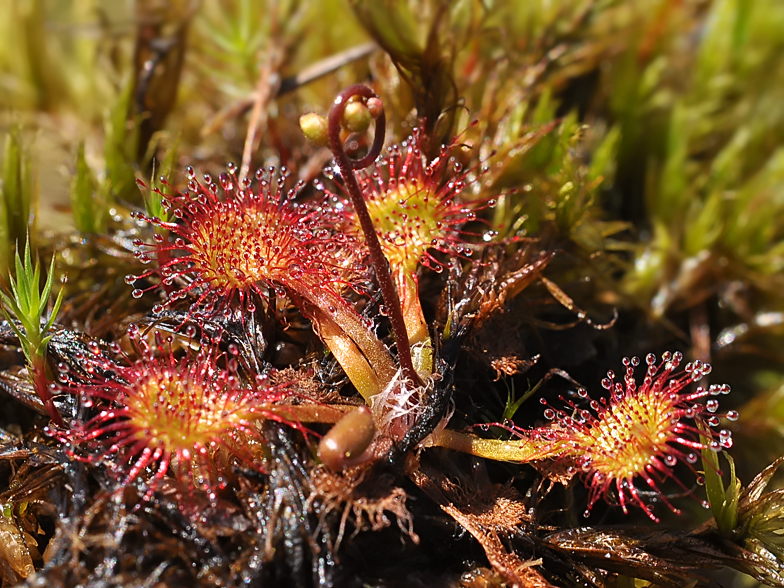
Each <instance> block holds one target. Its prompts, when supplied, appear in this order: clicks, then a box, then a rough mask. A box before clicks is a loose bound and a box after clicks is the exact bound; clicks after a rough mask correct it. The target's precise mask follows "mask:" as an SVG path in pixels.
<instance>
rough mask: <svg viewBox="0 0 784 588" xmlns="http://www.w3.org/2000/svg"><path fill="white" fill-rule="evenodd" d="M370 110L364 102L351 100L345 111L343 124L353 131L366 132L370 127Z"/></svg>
mask: <svg viewBox="0 0 784 588" xmlns="http://www.w3.org/2000/svg"><path fill="white" fill-rule="evenodd" d="M371 119H372V116H371V113H370V110H369V109H368V107H367V106H365V104H364V103H362V102H349V103H348V104H346V109H345V110H344V111H343V121H342V123H341V124H342V126H343V127H344V128H346V129H348V130H349V131H351V132H352V133H364V132H365V131H367V130H368V127H370V121H371Z"/></svg>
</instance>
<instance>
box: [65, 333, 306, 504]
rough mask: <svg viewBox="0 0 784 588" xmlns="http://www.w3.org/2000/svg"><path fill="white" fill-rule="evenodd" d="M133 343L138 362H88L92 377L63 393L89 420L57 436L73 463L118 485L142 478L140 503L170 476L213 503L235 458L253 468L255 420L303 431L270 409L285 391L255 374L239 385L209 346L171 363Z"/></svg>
mask: <svg viewBox="0 0 784 588" xmlns="http://www.w3.org/2000/svg"><path fill="white" fill-rule="evenodd" d="M136 346H137V348H138V349H139V351H140V358H139V359H137V360H134V361H132V360H130V359H129V358H127V357H126V360H127V362H126V363H125V364H116V363H114V362H110V361H109V360H106V359H105V358H104V357H102V356H100V357H99V356H97V355H96V357H94V358H88V360H87V361H91V360H92V361H94V362H95V363H96V364H97V365H96V366H95V368H96V369H95V370H94V374H95V375H94V377H93V378H92V380H91V381H89V382H86V383H84V382H73V383H72V385H71V386H70V387H68V388H65V390H66V391H67V392H70V393H72V394H75V395H79V396H80V397H81V398H82V404H83V405H85V406H87V407H88V408H90V409H92V414H93V416H92V417H91V418H89V419H88V420H86V421H85V422H82V423H78V424H77V425H75V426H73V427H72V428H71V429H70V430H68V431H63V432H60V433H59V434H58V436H59V437H60V439H61V440H62V441H64V442H66V443H68V444H69V453H71V455H72V456H73V457H75V458H76V459H79V460H82V461H85V462H88V463H94V464H95V463H100V462H103V461H107V460H108V461H110V465H111V467H112V468H113V469H114V470H115V471H117V472H119V473H120V475H121V478H122V484H123V485H128V484H130V483H132V482H133V481H135V480H136V479H138V478H143V479H145V480H146V481H147V484H148V491H147V493H146V495H145V497H144V499H145V500H148V499H150V498H151V497H152V495H153V493H154V492H155V490H156V489H157V488H158V486H159V485H160V483H161V482H162V480H163V479H164V477H165V476H167V475H168V474H170V473H176V475H177V477H178V478H179V480H180V481H181V482H182V483H183V485H184V487H185V488H186V489H187V491H188V492H189V493H190V494H192V493H193V491H194V489H195V488H200V489H204V490H205V491H206V492H207V495H208V498H210V500H215V499H216V497H217V492H218V491H220V490H221V489H222V488H223V487H225V486H226V484H227V475H226V474H227V471H228V469H229V468H230V464H231V463H232V462H234V461H235V460H239V461H240V462H241V463H242V464H243V467H249V468H255V469H259V470H261V463H260V462H259V461H258V460H256V459H254V454H253V450H252V447H251V445H252V444H253V443H258V442H259V441H260V439H261V437H260V434H259V431H258V427H257V424H256V421H258V420H262V419H269V420H276V421H279V422H283V423H286V424H289V425H291V426H293V427H296V428H300V429H303V428H302V426H301V425H300V424H299V423H297V422H294V421H291V420H289V419H288V418H285V416H284V415H286V414H287V413H285V412H282V411H280V410H276V408H275V403H276V402H277V401H279V400H281V399H282V398H284V397H285V396H288V395H289V394H290V391H289V390H288V389H287V388H286V387H284V386H271V385H270V384H269V382H268V381H267V379H266V377H261V376H260V377H258V378H257V380H256V382H254V384H253V386H252V387H247V386H243V385H242V384H241V382H240V380H239V379H238V377H237V373H236V370H237V365H236V361H234V360H233V359H232V358H227V357H226V355H225V354H222V353H219V352H218V351H216V350H215V349H214V348H213V347H210V346H204V347H202V348H201V350H199V352H198V353H195V354H194V353H192V354H191V355H189V356H186V357H185V358H178V357H176V356H175V355H174V353H173V351H172V349H171V345H170V344H169V345H168V346H167V345H164V344H163V341H161V340H160V338H159V340H158V341H157V342H156V345H154V346H153V347H150V346H148V345H147V344H146V342H144V341H139V340H136ZM118 351H119V349H118ZM224 363H225V364H226V367H222V364H224ZM303 430H304V429H303Z"/></svg>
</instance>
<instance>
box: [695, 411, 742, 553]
mask: <svg viewBox="0 0 784 588" xmlns="http://www.w3.org/2000/svg"><path fill="white" fill-rule="evenodd" d="M706 429H707V428H706V427H702V429H701V430H703V432H705V431H706ZM701 440H702V442H703V444H704V445H705V447H704V448H703V449H702V464H703V467H704V468H705V491H706V493H707V495H708V503H709V504H710V508H711V513H712V514H713V518H714V520H715V521H716V528H718V530H719V533H721V534H722V535H723V536H725V537H727V538H731V537H732V533H733V531H734V530H735V528H736V527H737V526H738V501H739V499H740V495H741V484H740V480H738V478H737V477H736V476H735V462H734V461H733V460H732V457H730V456H729V455H727V454H726V453H725V454H724V457H725V458H727V461H729V464H730V480H729V483H728V484H727V486H726V487H725V486H724V480H723V479H722V476H721V470H720V469H719V455H718V453H717V452H715V451H713V450H711V449H710V447H709V438H708V437H704V436H703V437H701Z"/></svg>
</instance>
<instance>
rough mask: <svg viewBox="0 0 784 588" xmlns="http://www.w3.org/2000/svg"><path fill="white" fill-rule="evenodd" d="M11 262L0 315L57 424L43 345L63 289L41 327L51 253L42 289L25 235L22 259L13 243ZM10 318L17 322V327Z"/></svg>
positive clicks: (59, 421)
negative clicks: (11, 274) (12, 268)
mask: <svg viewBox="0 0 784 588" xmlns="http://www.w3.org/2000/svg"><path fill="white" fill-rule="evenodd" d="M15 264H16V279H15V280H14V278H13V277H9V278H8V280H9V283H10V286H11V287H10V290H11V291H10V295H9V293H6V292H4V291H2V290H0V300H2V302H3V304H2V310H3V315H4V316H5V318H6V319H7V320H8V323H9V324H10V325H11V328H12V329H13V330H14V332H15V333H16V335H17V337H19V341H20V343H21V344H22V351H23V352H24V354H25V358H26V359H27V363H28V367H29V371H30V378H31V380H32V383H33V386H34V387H35V391H36V393H37V394H38V397H39V398H40V399H41V402H43V404H44V407H46V410H47V411H48V412H49V416H50V417H51V419H52V421H54V422H55V424H57V425H62V424H63V420H62V417H61V416H60V414H59V413H58V412H57V409H56V408H55V406H54V403H53V402H52V395H51V392H50V391H49V387H48V384H47V379H46V346H47V344H48V343H49V340H50V339H51V338H52V335H51V334H49V335H47V333H48V332H49V330H50V329H51V328H52V325H53V324H54V321H55V319H56V318H57V313H58V312H59V311H60V304H62V301H63V294H64V292H65V290H64V289H63V288H61V289H60V292H59V294H58V295H57V299H56V300H55V303H54V306H53V307H52V311H51V312H50V313H49V318H48V319H46V320H45V322H44V324H43V327H42V326H41V323H42V321H43V318H44V311H45V310H46V307H47V306H48V304H49V295H50V293H51V291H52V282H53V280H54V256H53V257H52V263H51V264H50V265H49V273H48V275H47V277H46V283H45V284H44V289H43V291H40V290H39V287H40V279H41V264H40V262H39V260H38V259H37V258H36V261H35V264H33V261H32V256H31V254H30V239H29V238H28V239H27V242H26V244H25V253H24V262H23V261H22V258H21V256H20V255H19V251H18V247H17V252H16V256H15ZM14 319H16V321H18V323H21V328H20V326H19V325H18V324H17V322H16V321H15V320H14Z"/></svg>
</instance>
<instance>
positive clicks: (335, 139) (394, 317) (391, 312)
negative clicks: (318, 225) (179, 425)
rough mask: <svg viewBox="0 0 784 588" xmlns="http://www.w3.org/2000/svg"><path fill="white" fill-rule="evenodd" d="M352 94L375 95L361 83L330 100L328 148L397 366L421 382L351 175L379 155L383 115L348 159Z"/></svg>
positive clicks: (394, 295)
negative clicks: (345, 127)
mask: <svg viewBox="0 0 784 588" xmlns="http://www.w3.org/2000/svg"><path fill="white" fill-rule="evenodd" d="M352 96H362V97H364V98H377V97H378V96H377V94H376V93H375V92H374V91H373V90H371V89H370V88H369V87H367V86H365V85H363V84H356V85H353V86H350V87H348V88H346V89H345V90H343V91H342V92H340V94H338V96H337V98H335V101H334V103H333V104H332V108H330V110H329V148H330V150H331V151H332V154H333V155H334V156H335V161H336V162H337V164H338V167H339V168H340V175H341V176H342V177H343V181H344V182H345V185H346V190H347V192H348V194H349V197H350V198H351V203H352V204H353V206H354V211H355V212H356V215H357V218H358V219H359V225H360V227H361V228H362V233H363V234H364V236H365V243H366V244H367V247H368V250H369V251H370V259H371V262H372V263H373V269H374V270H375V272H376V278H377V279H378V284H379V287H380V288H381V295H382V296H383V298H384V305H385V306H386V311H387V315H388V316H389V322H390V323H391V324H392V333H393V334H394V336H395V341H396V342H397V354H398V361H399V362H400V369H401V371H402V373H403V377H404V378H405V379H406V380H409V381H411V382H413V383H414V384H415V385H421V379H420V378H419V375H418V374H417V372H416V370H415V369H414V364H413V362H412V360H411V345H410V343H409V341H408V333H407V332H406V323H405V320H404V318H403V313H402V311H401V308H400V298H399V297H398V294H397V291H396V290H395V284H394V282H393V281H392V275H391V272H390V271H389V265H388V263H387V259H386V257H385V256H384V252H383V250H382V249H381V244H380V243H379V241H378V235H377V234H376V228H375V226H374V225H373V220H372V219H371V217H370V213H369V212H368V209H367V205H366V204H365V199H364V197H363V196H362V191H361V190H360V188H359V184H358V183H357V180H356V177H355V176H354V170H355V169H362V168H365V167H367V166H368V165H370V164H371V163H373V162H374V161H375V159H376V157H378V155H379V153H380V152H381V148H382V146H383V144H384V134H385V127H386V117H385V115H384V113H383V111H382V112H381V114H380V115H379V116H378V118H377V119H376V129H375V136H374V138H373V145H372V147H371V149H370V152H369V153H368V154H367V155H366V156H365V157H363V158H362V159H359V160H351V159H350V158H349V156H348V155H347V154H346V151H345V150H344V149H343V144H342V142H341V140H340V122H341V119H342V117H343V111H344V110H345V108H346V104H347V103H348V100H349V98H351V97H352Z"/></svg>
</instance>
